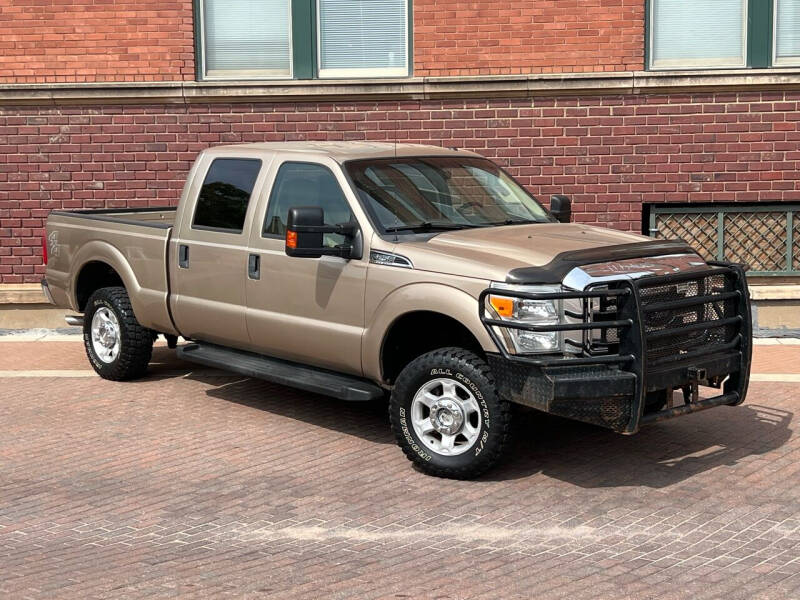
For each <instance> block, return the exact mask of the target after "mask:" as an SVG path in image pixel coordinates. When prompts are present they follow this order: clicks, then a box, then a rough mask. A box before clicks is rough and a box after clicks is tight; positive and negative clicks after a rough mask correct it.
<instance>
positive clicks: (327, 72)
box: [314, 0, 410, 79]
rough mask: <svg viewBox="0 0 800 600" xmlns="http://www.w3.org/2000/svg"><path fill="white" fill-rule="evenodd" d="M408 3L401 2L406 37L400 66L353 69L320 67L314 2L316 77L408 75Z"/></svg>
mask: <svg viewBox="0 0 800 600" xmlns="http://www.w3.org/2000/svg"><path fill="white" fill-rule="evenodd" d="M408 3H409V0H404V2H403V31H404V33H405V39H406V51H405V53H404V54H405V56H404V57H403V66H402V67H385V68H383V69H370V68H364V69H361V68H353V69H323V68H322V28H321V27H320V13H321V11H320V8H319V0H316V2H315V3H314V9H315V11H316V13H317V14H316V19H317V39H316V43H317V77H319V78H320V79H358V78H362V77H363V78H369V77H408V76H409V68H408V51H409V47H410V46H409V44H410V40H409V34H410V32H409V28H408Z"/></svg>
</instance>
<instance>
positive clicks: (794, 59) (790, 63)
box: [772, 0, 800, 67]
mask: <svg viewBox="0 0 800 600" xmlns="http://www.w3.org/2000/svg"><path fill="white" fill-rule="evenodd" d="M778 2H780V0H775V1H774V2H773V3H772V66H773V67H795V66H798V65H800V56H786V57H784V58H779V57H778Z"/></svg>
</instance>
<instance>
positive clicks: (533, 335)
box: [487, 283, 563, 354]
mask: <svg viewBox="0 0 800 600" xmlns="http://www.w3.org/2000/svg"><path fill="white" fill-rule="evenodd" d="M492 287H493V288H497V290H498V293H497V294H492V295H491V296H488V297H487V301H488V302H489V305H490V308H491V309H492V310H493V311H494V312H495V313H496V314H497V316H498V317H499V318H500V319H501V320H503V321H509V322H512V323H521V324H526V325H556V324H558V323H560V322H562V318H561V315H562V314H563V307H562V301H561V300H528V299H524V298H513V297H511V296H503V295H502V290H504V289H506V290H513V291H515V292H523V293H526V294H543V293H552V292H560V291H561V286H557V285H510V284H505V283H492ZM502 329H503V333H504V334H506V336H507V338H508V339H510V341H511V343H512V344H513V346H514V350H515V351H516V352H517V353H519V354H529V353H543V352H558V351H560V350H561V335H560V332H558V331H551V332H535V331H526V330H524V329H511V328H508V327H505V328H502Z"/></svg>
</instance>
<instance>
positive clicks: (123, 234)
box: [46, 207, 177, 333]
mask: <svg viewBox="0 0 800 600" xmlns="http://www.w3.org/2000/svg"><path fill="white" fill-rule="evenodd" d="M176 211H177V209H176V208H174V207H145V208H118V209H96V210H76V211H66V210H54V211H52V212H51V213H50V217H49V218H48V220H47V239H46V243H47V246H48V251H49V260H48V263H47V282H48V285H49V288H50V292H51V295H52V297H53V299H54V301H55V302H56V304H58V305H59V306H69V307H70V308H71V309H72V310H74V311H77V312H83V309H84V303H85V301H86V294H83V293H81V281H82V280H81V276H82V273H84V272H87V273H93V274H92V275H91V277H95V278H96V277H97V276H98V275H97V273H96V272H93V271H91V269H93V268H96V265H98V264H100V265H107V266H108V267H110V268H111V269H113V272H114V273H116V274H117V275H118V276H119V278H120V279H121V280H122V284H123V285H124V286H125V287H126V288H127V290H128V293H129V295H130V300H131V306H132V307H133V311H134V313H135V314H136V318H137V319H138V320H139V322H140V323H141V324H142V325H144V326H145V327H150V328H152V329H155V330H156V331H163V332H167V333H172V332H173V324H172V320H171V318H170V316H169V311H168V308H167V297H168V295H169V282H168V280H167V278H168V273H167V255H168V252H169V240H170V236H171V234H172V228H173V226H174V224H175V220H176V214H177V213H176Z"/></svg>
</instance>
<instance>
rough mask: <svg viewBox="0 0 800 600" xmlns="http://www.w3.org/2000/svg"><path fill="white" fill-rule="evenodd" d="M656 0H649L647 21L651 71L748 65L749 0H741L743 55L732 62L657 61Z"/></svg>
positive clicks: (717, 60)
mask: <svg viewBox="0 0 800 600" xmlns="http://www.w3.org/2000/svg"><path fill="white" fill-rule="evenodd" d="M654 2H655V0H648V20H649V21H650V22H649V23H647V33H648V35H647V37H648V38H649V39H648V40H647V49H648V53H647V56H648V59H649V60H648V62H649V63H650V64H649V65H648V68H649V69H650V70H651V71H676V70H680V69H704V68H711V69H737V68H739V69H743V68H745V67H747V18H748V12H747V11H748V4H749V3H748V1H747V0H741V2H742V56H741V60H739V61H738V62H732V61H730V60H727V59H723V58H717V59H708V58H697V59H694V58H689V59H683V58H680V59H677V58H675V59H665V60H660V61H658V62H656V61H655V60H653V39H654V37H655V27H654V18H653V15H654V11H653V3H654ZM773 37H774V36H773Z"/></svg>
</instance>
